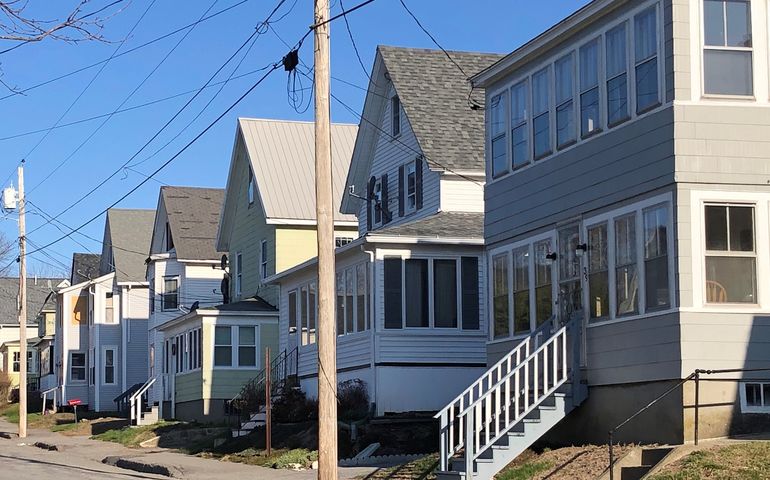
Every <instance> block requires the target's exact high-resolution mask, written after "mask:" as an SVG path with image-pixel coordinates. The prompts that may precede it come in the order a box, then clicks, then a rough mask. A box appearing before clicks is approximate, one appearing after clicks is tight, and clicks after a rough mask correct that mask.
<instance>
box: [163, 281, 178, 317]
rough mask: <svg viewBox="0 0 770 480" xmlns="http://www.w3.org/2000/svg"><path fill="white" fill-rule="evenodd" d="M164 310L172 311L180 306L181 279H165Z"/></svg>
mask: <svg viewBox="0 0 770 480" xmlns="http://www.w3.org/2000/svg"><path fill="white" fill-rule="evenodd" d="M161 306H162V310H163V311H171V310H177V309H178V308H179V279H178V278H176V277H174V278H165V279H164V280H163V299H162V305H161Z"/></svg>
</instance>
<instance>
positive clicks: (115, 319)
mask: <svg viewBox="0 0 770 480" xmlns="http://www.w3.org/2000/svg"><path fill="white" fill-rule="evenodd" d="M108 294H112V297H111V298H112V318H107V295H108ZM116 298H118V296H117V295H115V292H112V291H110V290H108V291H105V292H104V296H103V297H102V302H104V303H103V304H102V312H104V323H105V324H107V325H115V324H117V323H118V316H117V313H118V312H117V311H116V310H117V308H115V299H116Z"/></svg>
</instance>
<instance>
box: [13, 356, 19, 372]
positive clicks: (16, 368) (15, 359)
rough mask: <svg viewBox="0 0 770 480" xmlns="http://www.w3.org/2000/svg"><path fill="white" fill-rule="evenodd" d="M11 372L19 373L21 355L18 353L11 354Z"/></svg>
mask: <svg viewBox="0 0 770 480" xmlns="http://www.w3.org/2000/svg"><path fill="white" fill-rule="evenodd" d="M13 371H14V372H20V371H21V353H20V352H13Z"/></svg>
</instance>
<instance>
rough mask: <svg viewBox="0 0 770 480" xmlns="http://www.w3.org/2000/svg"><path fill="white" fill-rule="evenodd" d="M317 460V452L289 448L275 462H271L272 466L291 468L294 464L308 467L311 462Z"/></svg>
mask: <svg viewBox="0 0 770 480" xmlns="http://www.w3.org/2000/svg"><path fill="white" fill-rule="evenodd" d="M316 460H318V452H316V451H312V452H311V451H309V450H305V449H304V448H298V449H295V450H289V451H288V452H286V453H284V454H283V455H281V456H280V457H278V458H277V459H276V460H275V462H273V468H291V467H293V466H294V465H299V466H300V467H303V468H310V466H311V464H312V463H313V462H314V461H316Z"/></svg>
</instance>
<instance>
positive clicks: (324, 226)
mask: <svg viewBox="0 0 770 480" xmlns="http://www.w3.org/2000/svg"><path fill="white" fill-rule="evenodd" d="M314 3H315V12H314V13H315V16H314V20H315V21H314V26H313V33H314V47H315V58H314V60H315V63H314V68H315V75H314V78H315V178H316V180H315V182H316V183H315V185H316V186H315V191H316V220H317V225H318V480H337V333H336V331H335V329H336V323H335V321H334V279H335V276H334V210H333V206H332V150H331V140H332V139H331V118H330V116H331V108H330V104H329V77H330V74H329V23H328V22H327V21H328V19H329V0H315V2H314Z"/></svg>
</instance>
